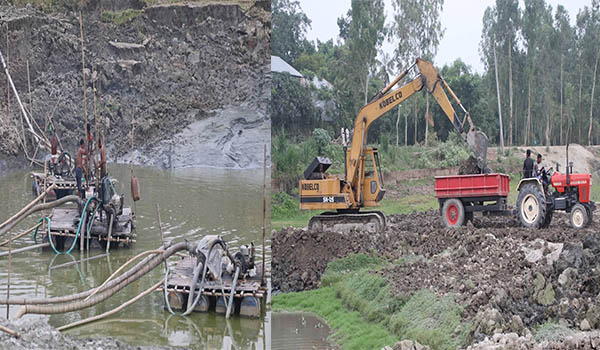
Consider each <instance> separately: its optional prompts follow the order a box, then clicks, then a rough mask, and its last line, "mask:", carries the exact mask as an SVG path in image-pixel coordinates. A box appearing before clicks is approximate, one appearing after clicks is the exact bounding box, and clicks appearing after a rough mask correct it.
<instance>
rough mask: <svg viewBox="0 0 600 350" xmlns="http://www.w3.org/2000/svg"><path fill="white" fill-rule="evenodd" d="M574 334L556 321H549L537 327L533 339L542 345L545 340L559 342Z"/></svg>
mask: <svg viewBox="0 0 600 350" xmlns="http://www.w3.org/2000/svg"><path fill="white" fill-rule="evenodd" d="M573 333H574V332H573V330H571V329H569V328H568V327H565V326H563V325H561V324H559V323H558V322H556V321H555V320H548V321H546V322H544V323H542V324H539V325H537V326H536V327H535V330H534V336H533V337H534V339H535V341H536V342H538V343H540V342H542V341H544V340H547V341H559V340H562V339H564V338H566V337H568V336H569V335H572V334H573Z"/></svg>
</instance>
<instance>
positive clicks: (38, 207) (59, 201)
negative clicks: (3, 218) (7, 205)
mask: <svg viewBox="0 0 600 350" xmlns="http://www.w3.org/2000/svg"><path fill="white" fill-rule="evenodd" d="M51 187H52V186H51ZM49 188H50V187H49ZM68 202H78V203H80V202H81V198H79V196H76V195H69V196H65V197H62V198H61V199H57V200H55V201H54V202H49V203H45V204H37V205H35V206H34V207H32V208H31V209H29V210H27V211H26V212H25V213H24V214H22V215H21V216H19V217H18V218H16V219H15V220H13V221H11V222H10V223H8V224H7V225H6V226H4V227H2V228H0V235H3V234H5V233H6V232H8V231H9V230H11V229H12V228H13V227H15V226H16V225H17V224H18V223H19V222H21V221H22V220H23V219H25V218H26V217H27V216H29V215H31V214H33V213H35V212H38V211H40V210H45V209H52V208H55V207H58V206H60V205H63V204H65V203H68Z"/></svg>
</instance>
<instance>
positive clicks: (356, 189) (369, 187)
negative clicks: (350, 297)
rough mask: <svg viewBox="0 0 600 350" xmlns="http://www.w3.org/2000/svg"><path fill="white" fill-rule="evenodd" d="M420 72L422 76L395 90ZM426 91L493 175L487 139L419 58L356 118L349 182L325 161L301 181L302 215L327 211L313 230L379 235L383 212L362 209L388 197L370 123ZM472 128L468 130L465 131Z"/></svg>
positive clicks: (312, 221) (348, 164)
mask: <svg viewBox="0 0 600 350" xmlns="http://www.w3.org/2000/svg"><path fill="white" fill-rule="evenodd" d="M415 67H416V69H417V70H418V74H417V76H416V77H415V78H414V79H413V80H411V81H410V82H408V83H406V84H405V85H402V86H400V87H398V88H396V89H394V90H392V89H393V88H394V87H395V86H396V85H397V84H399V82H400V80H402V79H403V78H404V77H406V76H407V75H408V73H409V72H410V71H411V70H412V69H414V68H415ZM423 88H426V89H427V92H428V93H430V94H431V95H432V96H433V97H434V99H435V100H436V101H437V103H438V104H439V105H440V107H441V108H442V110H443V111H444V113H445V114H446V116H447V117H448V119H450V122H451V123H452V125H453V126H454V128H455V129H456V131H457V132H458V133H459V134H460V135H461V136H462V137H463V139H464V140H465V141H466V142H467V144H468V145H469V146H470V147H471V149H472V151H473V153H474V156H475V158H476V159H477V165H478V167H479V169H480V170H481V172H482V173H484V172H487V171H488V168H487V165H486V153H487V144H488V139H487V136H486V135H485V134H484V133H483V132H481V131H479V130H476V129H475V126H474V124H473V121H472V120H471V117H470V115H469V112H467V110H466V109H465V107H464V106H463V105H462V104H461V102H460V100H459V99H458V97H456V95H455V94H454V92H453V91H452V89H451V88H450V86H448V84H447V83H446V81H445V80H444V79H443V78H442V77H441V76H440V74H439V73H438V71H437V69H436V68H435V67H434V66H433V64H431V63H430V62H427V61H424V60H422V59H420V58H418V59H417V60H416V62H415V63H414V64H413V65H412V66H410V67H409V68H408V69H406V70H405V71H404V72H402V73H401V74H400V75H399V76H398V77H397V78H396V79H394V81H392V82H391V83H390V84H389V85H388V86H386V87H385V88H383V89H382V90H381V91H379V92H378V93H377V94H376V95H375V96H373V98H371V100H370V102H369V103H368V104H367V105H365V106H364V107H363V108H362V109H361V110H360V112H359V113H358V115H357V116H356V120H355V121H354V132H353V134H352V144H351V145H350V146H349V147H344V153H345V158H346V159H345V178H340V177H338V176H336V175H330V174H327V173H326V171H327V169H328V168H329V167H330V166H331V161H330V160H329V159H328V158H325V157H316V158H315V159H314V160H313V161H312V163H311V164H310V165H309V167H308V168H307V169H306V170H305V171H304V179H302V180H300V187H299V189H300V190H299V191H300V209H312V210H315V209H316V210H328V211H327V212H324V213H322V214H320V215H315V216H313V217H312V218H311V219H310V222H309V228H310V229H316V230H324V229H325V230H336V231H342V232H343V231H348V230H350V229H353V228H356V227H360V228H361V229H363V230H367V231H369V232H379V231H382V230H383V229H384V228H385V225H386V223H385V215H384V214H383V213H382V212H380V211H360V208H364V207H376V206H378V205H379V202H380V201H381V200H382V199H383V195H384V194H385V189H384V185H383V175H382V173H381V167H380V164H379V156H378V151H377V149H376V148H372V147H367V144H366V142H367V131H368V130H369V126H370V125H371V123H373V122H374V121H375V120H377V119H378V118H379V117H381V116H382V115H384V114H385V113H386V112H388V111H390V110H391V109H392V108H394V107H395V106H397V105H398V104H400V103H402V102H403V101H404V100H406V99H407V98H409V97H410V96H413V95H414V94H415V93H416V92H418V91H420V90H421V89H423ZM446 91H447V92H448V94H450V96H452V98H453V99H454V100H455V101H456V103H457V104H458V106H459V107H460V108H461V109H462V111H463V112H464V116H463V118H462V120H461V119H460V118H459V117H458V115H457V114H456V112H455V110H454V107H452V104H451V103H450V100H449V99H448V96H447V95H446ZM467 122H468V124H469V125H468V128H466V125H465V123H467Z"/></svg>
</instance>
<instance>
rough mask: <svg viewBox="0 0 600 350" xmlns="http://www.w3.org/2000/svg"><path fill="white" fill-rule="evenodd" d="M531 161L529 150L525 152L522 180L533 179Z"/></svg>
mask: <svg viewBox="0 0 600 350" xmlns="http://www.w3.org/2000/svg"><path fill="white" fill-rule="evenodd" d="M533 175H534V174H533V159H531V150H530V149H528V150H527V158H525V161H524V162H523V178H530V177H533Z"/></svg>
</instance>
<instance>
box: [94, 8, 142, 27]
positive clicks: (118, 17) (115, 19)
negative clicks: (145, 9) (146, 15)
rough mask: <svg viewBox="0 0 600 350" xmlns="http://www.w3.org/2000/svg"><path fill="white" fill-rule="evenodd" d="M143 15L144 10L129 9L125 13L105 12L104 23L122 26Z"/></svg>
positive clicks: (103, 14) (103, 13)
mask: <svg viewBox="0 0 600 350" xmlns="http://www.w3.org/2000/svg"><path fill="white" fill-rule="evenodd" d="M141 14H142V10H134V9H127V10H123V11H103V12H102V22H106V23H114V24H116V25H121V24H123V23H127V22H129V21H131V20H133V19H134V18H136V17H138V16H139V15H141Z"/></svg>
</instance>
